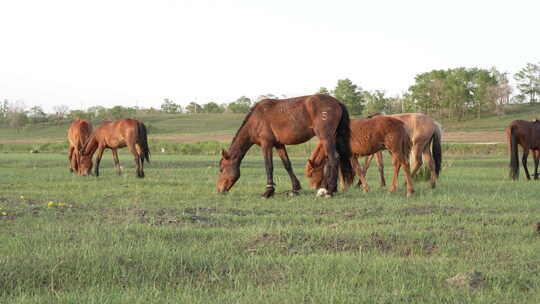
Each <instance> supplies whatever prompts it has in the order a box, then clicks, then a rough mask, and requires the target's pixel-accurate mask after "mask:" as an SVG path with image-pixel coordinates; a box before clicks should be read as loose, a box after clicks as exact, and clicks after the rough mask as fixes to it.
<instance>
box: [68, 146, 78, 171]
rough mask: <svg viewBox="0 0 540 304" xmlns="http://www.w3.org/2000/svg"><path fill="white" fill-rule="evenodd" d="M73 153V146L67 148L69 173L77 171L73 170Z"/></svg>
mask: <svg viewBox="0 0 540 304" xmlns="http://www.w3.org/2000/svg"><path fill="white" fill-rule="evenodd" d="M74 151H75V147H74V146H69V149H68V159H69V172H71V173H73V172H74V171H77V169H76V168H75V166H74V164H73V163H74V161H75V160H74V159H73V157H74V155H73V154H74Z"/></svg>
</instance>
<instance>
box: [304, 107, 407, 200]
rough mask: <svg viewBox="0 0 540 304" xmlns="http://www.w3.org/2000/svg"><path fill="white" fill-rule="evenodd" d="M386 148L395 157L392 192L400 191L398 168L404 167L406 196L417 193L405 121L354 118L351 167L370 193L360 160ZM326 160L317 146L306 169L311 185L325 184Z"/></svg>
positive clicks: (378, 117)
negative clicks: (413, 179)
mask: <svg viewBox="0 0 540 304" xmlns="http://www.w3.org/2000/svg"><path fill="white" fill-rule="evenodd" d="M384 149H387V150H388V151H390V153H391V154H392V165H393V167H394V177H393V179H392V186H391V188H390V192H395V191H396V190H397V179H398V174H399V169H400V168H401V166H403V170H404V171H405V179H406V182H407V196H410V195H411V194H412V193H413V192H414V188H413V184H412V178H411V172H410V166H409V153H410V149H411V146H410V138H409V135H408V134H407V131H406V129H405V126H404V124H403V122H401V121H399V120H397V119H394V118H390V117H386V116H376V117H374V118H362V119H351V151H352V157H351V164H352V167H353V168H354V171H355V173H356V175H358V177H359V179H360V182H361V184H362V186H363V188H364V191H366V192H367V191H369V186H368V183H367V180H366V178H365V171H364V170H362V168H361V167H360V164H359V163H358V159H357V158H358V157H360V156H367V155H371V154H374V153H377V152H379V151H381V150H384ZM325 161H326V153H325V152H324V151H323V150H321V149H320V145H318V146H317V147H315V149H314V150H313V152H312V153H311V156H310V158H309V159H308V162H307V164H306V168H305V170H306V175H307V176H308V178H309V181H310V184H311V185H312V186H315V187H318V186H319V184H320V183H321V182H322V181H323V172H324V169H323V165H324V162H325ZM360 182H359V185H360Z"/></svg>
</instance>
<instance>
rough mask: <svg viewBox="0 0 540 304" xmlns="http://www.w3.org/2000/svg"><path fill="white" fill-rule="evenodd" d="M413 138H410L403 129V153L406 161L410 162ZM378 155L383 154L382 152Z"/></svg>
mask: <svg viewBox="0 0 540 304" xmlns="http://www.w3.org/2000/svg"><path fill="white" fill-rule="evenodd" d="M411 146H412V142H411V137H410V136H409V132H407V131H406V130H405V128H404V129H403V136H401V151H402V152H403V158H404V160H409V155H410V154H411ZM377 153H382V152H381V151H379V152H377Z"/></svg>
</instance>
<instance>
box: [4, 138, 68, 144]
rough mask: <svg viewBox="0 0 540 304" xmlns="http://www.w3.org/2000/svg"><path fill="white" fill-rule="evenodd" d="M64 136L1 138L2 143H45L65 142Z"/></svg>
mask: <svg viewBox="0 0 540 304" xmlns="http://www.w3.org/2000/svg"><path fill="white" fill-rule="evenodd" d="M64 140H65V139H64V138H18V139H0V144H45V143H57V142H63V141H64Z"/></svg>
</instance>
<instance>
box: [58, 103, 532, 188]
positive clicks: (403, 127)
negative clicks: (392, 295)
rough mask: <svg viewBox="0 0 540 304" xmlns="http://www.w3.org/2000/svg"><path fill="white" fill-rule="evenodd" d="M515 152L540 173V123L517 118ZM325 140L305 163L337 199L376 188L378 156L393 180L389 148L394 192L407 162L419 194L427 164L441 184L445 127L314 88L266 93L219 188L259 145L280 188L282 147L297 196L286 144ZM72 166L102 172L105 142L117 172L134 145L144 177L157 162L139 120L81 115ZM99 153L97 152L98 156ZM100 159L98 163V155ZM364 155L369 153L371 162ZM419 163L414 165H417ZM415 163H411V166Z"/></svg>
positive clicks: (514, 163) (235, 144)
mask: <svg viewBox="0 0 540 304" xmlns="http://www.w3.org/2000/svg"><path fill="white" fill-rule="evenodd" d="M506 135H507V138H508V147H509V152H510V176H511V178H513V179H517V177H518V172H519V162H518V148H517V147H518V145H520V146H522V148H523V158H522V161H523V166H524V169H525V174H526V176H527V178H528V179H530V174H529V171H528V168H527V156H528V153H529V150H532V151H533V157H534V164H535V170H534V178H535V179H538V178H539V175H538V163H539V160H540V121H538V120H536V121H534V122H528V121H523V120H516V121H514V122H512V124H510V126H509V127H508V128H507V129H506ZM313 137H317V138H318V139H319V143H318V144H317V146H316V147H315V148H314V150H313V151H312V153H311V155H310V157H309V159H308V160H307V163H306V166H305V174H306V176H307V177H308V180H309V183H310V185H311V186H312V187H314V188H317V189H318V190H317V196H323V197H331V196H333V195H334V194H335V193H336V191H337V190H338V181H341V182H342V184H343V189H346V188H347V187H349V186H350V185H351V184H352V183H353V181H354V176H355V175H356V176H357V177H358V179H359V181H358V186H360V187H362V188H363V190H364V191H366V192H367V191H369V185H368V182H367V180H366V178H365V176H366V172H367V169H368V168H369V164H370V162H371V160H372V158H373V157H374V156H375V157H376V158H377V165H378V168H379V174H380V181H381V186H385V185H386V181H385V179H384V168H383V159H382V153H381V152H382V151H383V150H387V151H388V152H389V153H390V154H391V156H392V166H393V169H394V174H393V178H392V185H391V187H390V192H396V190H397V183H398V175H399V171H400V169H401V168H402V167H403V171H404V172H405V180H406V194H407V196H410V195H411V194H413V193H414V187H413V179H412V176H414V175H415V174H416V173H417V172H418V170H419V168H420V167H421V166H422V164H423V162H426V164H427V167H428V168H429V170H430V185H431V187H432V188H435V186H436V183H437V179H438V177H439V174H440V172H441V167H442V166H441V164H442V150H441V138H442V128H441V125H440V124H439V123H438V122H436V121H435V120H433V119H432V118H430V117H429V116H427V115H424V114H421V113H406V114H395V115H382V114H375V115H372V116H369V117H367V118H360V119H351V118H349V113H348V111H347V108H346V106H345V105H344V104H342V103H341V102H340V101H338V100H337V99H335V98H334V97H332V96H329V95H326V94H315V95H310V96H303V97H296V98H288V99H264V100H261V101H259V102H258V103H257V104H256V105H255V106H254V107H253V108H252V109H251V110H250V112H249V113H248V114H247V115H246V117H245V119H244V121H243V122H242V124H241V126H240V128H239V129H238V131H237V132H236V134H235V136H234V138H233V140H232V142H231V144H230V146H229V148H228V149H227V150H226V151H225V150H222V152H221V160H220V162H219V176H218V181H217V186H216V188H217V191H218V193H226V192H228V191H229V190H230V189H231V188H232V187H233V186H234V184H235V183H236V182H237V181H238V179H239V178H240V164H241V162H242V160H243V158H244V156H245V155H246V153H247V152H248V150H249V149H250V148H251V147H252V146H253V145H254V144H255V145H258V146H260V147H261V149H262V154H263V157H264V164H265V168H266V188H265V191H264V192H263V194H262V196H263V197H265V198H269V197H272V196H273V195H274V192H275V183H274V177H273V171H274V166H273V157H272V153H273V149H274V148H275V149H276V151H277V153H278V155H279V157H280V158H281V161H282V162H283V166H284V167H285V170H286V171H287V173H288V175H289V177H290V179H291V184H292V189H291V191H290V192H289V194H290V195H298V193H299V190H301V185H300V181H299V180H298V178H297V177H296V175H295V174H294V172H293V169H292V165H291V161H290V159H289V156H288V154H287V149H286V148H285V146H287V145H298V144H302V143H305V142H307V141H309V140H311V139H312V138H313ZM68 140H69V152H68V153H69V168H70V171H71V172H74V173H77V174H78V175H89V174H91V171H92V168H93V167H94V174H95V175H96V176H99V165H100V161H101V158H102V156H103V152H104V150H105V149H106V148H108V149H111V150H112V154H113V158H114V164H115V167H116V169H117V172H118V174H121V173H122V168H121V166H120V162H119V160H118V152H117V150H118V149H119V148H123V147H127V148H128V150H129V151H130V152H131V153H132V154H133V157H134V161H135V166H136V168H137V169H136V173H137V177H139V178H143V177H144V161H145V160H146V161H147V162H149V161H150V150H149V148H148V141H147V131H146V127H145V125H144V124H143V123H142V122H141V121H138V120H135V119H122V120H117V121H106V122H104V123H102V125H101V126H99V127H98V128H97V129H96V130H94V131H93V130H92V126H91V125H90V124H89V123H88V122H87V121H85V120H76V121H75V122H73V123H72V125H71V126H70V128H69V130H68ZM96 152H97V154H96ZM94 154H96V157H95V166H94V165H93V162H92V158H93V155H94ZM358 157H365V161H364V166H362V165H360V163H359V162H358ZM411 163H412V166H411ZM411 167H412V169H411Z"/></svg>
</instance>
